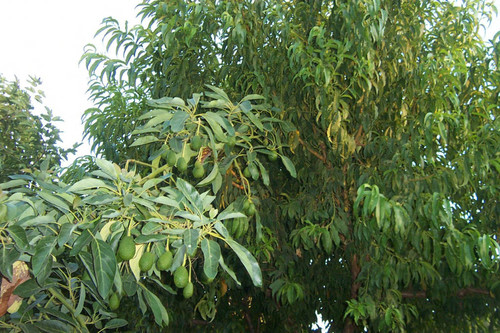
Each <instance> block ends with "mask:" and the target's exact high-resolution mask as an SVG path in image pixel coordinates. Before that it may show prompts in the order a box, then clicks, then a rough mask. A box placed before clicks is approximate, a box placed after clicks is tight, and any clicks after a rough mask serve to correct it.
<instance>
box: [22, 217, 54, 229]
mask: <svg viewBox="0 0 500 333" xmlns="http://www.w3.org/2000/svg"><path fill="white" fill-rule="evenodd" d="M55 222H56V220H55V219H54V216H52V215H50V216H48V215H39V216H36V217H33V218H28V219H26V220H21V221H19V222H18V223H17V225H18V226H21V227H25V228H26V227H34V226H39V225H47V224H51V223H55Z"/></svg>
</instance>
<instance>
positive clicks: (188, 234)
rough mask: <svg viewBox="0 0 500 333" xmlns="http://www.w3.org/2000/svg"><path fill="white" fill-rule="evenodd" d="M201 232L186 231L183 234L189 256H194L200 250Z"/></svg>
mask: <svg viewBox="0 0 500 333" xmlns="http://www.w3.org/2000/svg"><path fill="white" fill-rule="evenodd" d="M199 236H200V231H199V230H198V229H186V231H184V234H183V239H184V244H185V245H186V252H187V254H188V256H193V255H194V254H195V252H196V249H197V248H198V237H199Z"/></svg>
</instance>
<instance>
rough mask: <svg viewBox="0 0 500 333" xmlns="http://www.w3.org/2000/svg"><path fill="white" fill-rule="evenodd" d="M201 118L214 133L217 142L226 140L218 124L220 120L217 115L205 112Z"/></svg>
mask: <svg viewBox="0 0 500 333" xmlns="http://www.w3.org/2000/svg"><path fill="white" fill-rule="evenodd" d="M203 118H204V119H205V120H206V121H207V122H208V124H209V125H210V128H211V129H212V131H213V132H214V135H215V137H216V138H217V140H219V141H221V142H225V141H226V140H227V137H226V135H225V134H224V132H223V131H222V127H221V125H220V124H219V123H220V122H222V120H221V119H220V116H219V115H217V114H216V113H213V112H207V113H205V114H204V115H203Z"/></svg>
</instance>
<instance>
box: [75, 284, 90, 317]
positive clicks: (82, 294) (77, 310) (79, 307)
mask: <svg viewBox="0 0 500 333" xmlns="http://www.w3.org/2000/svg"><path fill="white" fill-rule="evenodd" d="M86 290H87V289H86V288H85V284H84V283H83V282H82V283H80V297H79V298H78V304H77V306H76V308H75V314H74V315H75V316H78V315H79V314H80V313H82V310H83V306H84V305H85V297H86V296H87V292H86Z"/></svg>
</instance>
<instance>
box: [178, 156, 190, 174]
mask: <svg viewBox="0 0 500 333" xmlns="http://www.w3.org/2000/svg"><path fill="white" fill-rule="evenodd" d="M187 168H188V164H187V162H186V159H185V158H184V157H179V159H178V160H177V170H179V171H180V172H184V171H186V170H187Z"/></svg>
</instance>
